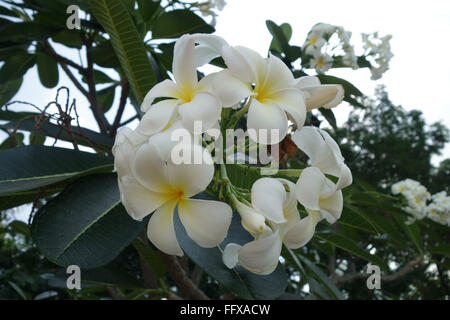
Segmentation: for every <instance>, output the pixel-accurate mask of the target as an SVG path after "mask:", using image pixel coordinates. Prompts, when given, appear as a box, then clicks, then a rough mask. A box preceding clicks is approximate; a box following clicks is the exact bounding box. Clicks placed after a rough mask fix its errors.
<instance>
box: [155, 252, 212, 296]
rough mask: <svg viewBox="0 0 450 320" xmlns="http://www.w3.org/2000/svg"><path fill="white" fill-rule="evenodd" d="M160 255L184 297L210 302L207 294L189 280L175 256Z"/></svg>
mask: <svg viewBox="0 0 450 320" xmlns="http://www.w3.org/2000/svg"><path fill="white" fill-rule="evenodd" d="M160 255H161V258H162V260H163V262H164V264H165V266H166V268H167V272H168V273H169V274H170V276H171V278H172V279H173V281H175V283H176V284H177V285H178V287H179V288H180V291H181V292H182V293H183V295H184V296H186V297H187V298H190V299H196V300H209V298H208V297H207V296H206V294H205V293H204V292H203V291H202V290H200V289H199V288H198V287H197V286H196V285H195V284H194V283H193V282H192V280H191V279H189V277H188V276H187V274H186V272H185V271H184V270H183V267H181V265H180V263H179V262H178V260H177V258H176V257H175V256H169V255H167V254H164V253H161V254H160Z"/></svg>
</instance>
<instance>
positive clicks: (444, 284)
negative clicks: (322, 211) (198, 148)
mask: <svg viewBox="0 0 450 320" xmlns="http://www.w3.org/2000/svg"><path fill="white" fill-rule="evenodd" d="M71 4H77V5H79V7H80V8H81V9H82V13H81V14H80V17H81V29H80V30H76V29H75V30H68V29H67V28H66V19H67V17H68V15H67V13H66V8H67V6H68V5H71ZM198 10H199V7H198V5H197V4H196V3H194V4H192V3H191V4H186V3H183V2H180V1H165V2H158V1H156V2H155V1H150V0H137V1H135V0H101V1H97V0H96V1H93V0H92V1H88V0H77V1H76V0H71V1H68V0H55V1H45V0H22V1H2V3H1V5H0V61H1V67H0V83H1V87H0V130H2V131H3V132H4V133H5V134H6V135H7V137H6V138H5V139H4V140H3V141H2V142H1V145H0V149H1V150H0V210H2V212H1V215H0V218H1V224H0V298H3V299H67V298H71V299H98V298H112V299H161V298H169V299H176V298H180V297H181V298H195V299H206V298H216V299H225V298H226V299H232V298H245V299H253V298H266V299H275V298H278V299H400V298H402V299H444V298H448V297H449V295H450V291H449V283H450V281H449V274H448V270H449V269H450V260H449V254H450V246H449V245H448V243H449V232H448V227H445V226H442V225H439V224H437V223H435V222H433V221H430V220H427V219H424V220H420V221H417V222H415V223H414V224H412V225H407V224H405V221H406V219H407V217H408V216H407V214H406V213H405V212H403V211H402V210H401V201H399V199H397V198H395V197H392V196H390V195H389V186H390V184H391V183H393V182H395V181H398V180H400V179H404V178H413V179H416V180H418V181H420V182H421V183H422V184H424V185H426V186H427V187H429V189H430V190H432V191H433V192H437V191H441V190H447V192H449V191H450V190H449V189H448V188H449V187H448V186H449V185H450V184H449V182H450V159H447V160H445V161H442V162H441V164H440V165H439V167H437V168H436V167H434V166H433V165H432V162H431V157H432V156H433V155H437V154H439V152H440V151H441V150H442V148H443V146H444V144H445V143H446V142H448V141H449V132H448V129H446V128H445V127H444V126H443V125H442V124H440V123H434V124H431V125H429V124H426V123H425V121H424V119H423V117H422V115H421V113H420V112H419V111H409V112H408V111H405V110H404V109H403V108H402V107H400V106H395V105H393V104H392V102H391V101H390V100H389V97H388V94H387V92H386V89H385V88H379V89H378V91H377V92H376V95H375V98H372V99H370V98H367V97H365V96H364V95H363V94H362V93H361V92H360V91H359V90H358V89H357V88H356V87H355V86H354V85H352V84H351V83H350V82H348V81H346V80H344V79H340V78H337V77H333V76H328V75H320V76H319V77H320V80H321V81H322V83H340V84H342V85H343V86H344V88H345V101H346V102H347V103H350V104H351V105H352V106H353V107H354V110H353V111H352V112H351V114H350V116H349V119H348V121H347V122H346V123H345V124H344V126H342V127H340V128H337V126H336V120H335V117H334V114H333V111H330V110H322V109H320V110H319V111H317V112H313V114H310V115H309V116H308V120H307V121H308V124H311V125H316V126H321V125H322V126H326V127H328V128H330V133H331V134H332V135H333V136H334V137H335V138H336V139H337V141H338V142H339V144H340V146H341V149H342V151H343V153H344V156H345V158H346V162H347V163H348V165H349V167H350V168H351V170H352V172H353V175H354V180H355V182H354V184H353V185H352V186H351V187H350V188H347V189H346V190H345V205H344V211H343V215H342V218H341V219H340V220H338V223H337V224H336V225H333V226H330V225H327V224H325V223H324V224H321V225H320V227H319V228H318V232H317V233H316V235H315V237H314V239H313V240H312V242H310V243H309V244H308V245H307V246H305V247H303V248H301V249H298V250H294V251H292V250H287V249H283V259H282V261H281V263H280V265H279V267H278V269H277V270H276V271H275V272H274V273H273V274H272V275H269V276H264V277H262V276H256V275H253V274H250V273H248V272H246V271H245V270H243V269H240V268H237V269H236V270H228V269H226V268H225V266H223V264H222V263H221V258H220V255H221V253H220V250H221V248H214V249H202V248H199V247H198V246H196V245H195V244H194V243H192V241H189V239H188V238H187V237H186V235H185V234H184V230H183V228H182V227H181V226H180V224H179V223H178V222H177V228H176V229H177V237H178V238H179V239H183V240H182V241H181V243H182V245H183V249H184V251H185V252H186V255H185V257H183V258H181V259H179V258H175V257H170V256H166V255H164V254H160V253H158V252H157V251H156V249H155V248H154V247H152V245H151V244H150V243H149V242H148V241H147V240H146V238H145V234H143V233H142V231H143V230H144V229H145V221H144V222H142V223H138V222H135V221H133V220H132V219H131V218H129V216H128V215H127V214H126V212H125V210H124V208H123V206H122V205H121V204H120V198H119V192H118V188H117V185H116V183H115V174H114V173H113V172H112V170H113V165H112V158H111V146H112V144H113V141H114V137H115V134H116V132H117V129H118V128H119V127H121V126H123V125H126V124H128V123H130V122H131V121H133V120H134V119H138V118H140V117H141V113H140V111H139V104H140V102H142V99H143V97H144V95H145V93H146V92H147V91H148V90H149V88H151V87H152V86H153V85H154V84H155V83H156V82H158V81H161V80H163V79H165V78H169V73H170V70H171V61H172V52H173V43H174V42H173V41H174V40H175V39H176V38H178V37H179V36H180V35H182V34H184V33H196V32H203V33H212V32H214V28H213V27H212V26H211V25H209V24H208V23H206V22H205V21H204V20H203V19H202V18H201V17H200V16H199V15H198V14H197V13H198ZM260 27H262V26H260ZM267 28H268V31H269V32H270V33H271V35H272V36H273V40H272V43H271V44H270V52H271V53H272V54H275V55H277V56H279V57H281V58H282V59H283V61H284V62H285V63H286V65H288V66H289V67H290V68H291V70H292V71H293V73H294V74H295V75H296V77H298V76H302V75H305V74H306V70H304V69H301V65H300V69H295V68H294V67H293V65H294V62H295V61H297V60H298V59H300V58H302V49H301V47H300V46H298V45H295V44H291V43H290V37H291V34H292V30H291V28H290V26H289V25H288V24H282V25H281V26H278V25H277V24H275V23H274V22H272V21H267ZM261 32H262V31H261ZM63 47H64V52H67V50H68V49H70V50H72V51H73V52H76V53H79V54H80V55H81V56H83V57H84V61H85V64H84V65H83V64H78V63H77V62H75V61H74V60H72V59H71V58H69V57H68V56H65V55H62V54H59V53H58V52H60V51H63V50H61V49H62V48H63ZM66 49H67V50H66ZM335 61H336V62H335V64H334V67H341V66H340V65H339V57H335ZM358 62H359V63H360V65H361V66H368V65H367V64H368V62H367V61H364V58H363V57H360V58H359V60H358ZM213 63H214V64H216V65H219V66H220V65H221V64H222V63H223V62H222V61H220V60H215V61H213ZM34 67H36V68H37V71H38V75H39V79H40V82H41V84H42V85H43V86H44V87H46V88H54V90H55V95H56V98H55V101H52V102H49V104H48V105H46V106H34V105H32V104H31V103H29V102H22V103H17V102H9V101H11V99H12V98H13V97H14V95H15V94H16V93H17V92H18V90H19V89H20V87H21V85H22V82H23V77H24V75H25V74H26V73H27V71H28V70H30V69H31V68H34ZM60 72H64V73H65V74H66V75H67V76H68V77H69V79H70V80H71V81H72V83H73V85H74V87H75V88H77V90H78V91H79V92H80V93H81V94H83V95H84V96H85V97H86V100H87V101H88V104H89V105H88V106H86V107H89V108H90V110H91V113H92V117H93V118H94V119H95V121H96V123H97V125H98V130H96V131H93V130H89V129H86V128H82V127H80V125H79V122H78V113H77V107H78V108H79V107H80V106H77V105H76V103H75V102H74V101H73V100H70V99H69V93H68V89H67V88H64V87H60V88H58V89H57V86H58V83H59V78H60ZM64 94H66V97H67V98H66V100H65V101H64V102H61V97H62V96H63V95H64ZM116 95H117V96H118V99H114V98H115V96H116ZM114 100H115V101H116V102H118V103H117V105H116V106H115V107H113V104H114ZM30 101H32V97H30ZM8 102H9V103H8ZM127 103H131V104H132V105H133V106H134V107H135V113H136V114H135V116H133V117H132V118H130V119H122V118H123V113H124V109H125V107H126V105H127ZM24 104H25V106H27V110H28V111H26V112H24V111H17V109H16V108H17V107H18V106H20V107H23V105H24ZM108 112H109V114H111V113H113V116H112V119H113V121H108V118H109V119H111V117H106V114H108ZM336 112H338V111H336ZM56 140H57V141H66V142H69V143H70V146H71V149H67V148H66V149H63V148H59V147H55V146H54V145H52V144H53V142H54V141H56ZM290 145H291V144H289V142H288V141H284V142H283V143H282V150H283V151H284V152H285V155H290V156H289V157H287V156H285V157H283V158H282V159H281V160H282V166H283V167H284V168H287V169H289V168H291V167H294V166H295V167H303V166H304V163H305V156H304V155H303V154H301V153H300V151H297V152H295V150H292V148H289V146H290ZM82 147H89V148H90V149H89V150H91V151H93V152H86V151H81V150H80V149H83V148H82ZM83 150H85V149H83ZM227 170H228V171H229V173H230V174H229V176H230V179H231V180H232V182H233V184H235V185H237V186H240V187H249V186H250V185H251V183H252V182H253V181H255V180H256V179H257V178H258V177H259V171H258V169H257V168H251V169H246V168H244V167H242V166H239V165H230V166H229V168H227ZM202 197H210V195H206V194H205V195H202ZM25 204H28V205H27V206H25V207H20V208H21V209H20V210H22V211H23V210H29V211H30V215H29V220H28V221H25V222H24V221H19V220H16V219H15V212H17V209H14V208H17V207H19V206H21V205H25ZM245 236H246V234H245V233H244V232H243V230H242V228H240V225H239V221H238V220H237V214H234V219H233V224H232V227H231V229H230V232H229V236H228V238H227V239H226V240H225V242H224V243H223V244H222V245H221V247H222V248H223V246H224V245H225V244H226V243H227V242H229V241H233V242H237V243H241V242H245V241H246V239H245ZM368 263H372V264H376V265H379V266H380V267H381V268H382V274H383V275H382V289H381V290H375V291H372V290H368V289H367V286H366V278H367V276H368V275H367V274H366V273H365V270H366V268H367V265H368ZM70 264H77V265H80V266H81V267H82V279H83V282H82V290H79V291H77V290H68V289H67V288H66V277H67V275H66V274H65V268H64V267H66V266H68V265H70Z"/></svg>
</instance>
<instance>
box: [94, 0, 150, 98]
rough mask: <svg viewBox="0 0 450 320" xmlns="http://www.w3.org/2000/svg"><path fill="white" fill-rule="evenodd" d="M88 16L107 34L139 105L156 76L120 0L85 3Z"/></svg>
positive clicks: (99, 0)
mask: <svg viewBox="0 0 450 320" xmlns="http://www.w3.org/2000/svg"><path fill="white" fill-rule="evenodd" d="M88 3H89V4H90V7H91V10H92V13H93V14H94V16H95V18H96V19H97V20H98V22H100V24H101V25H102V26H103V28H105V30H106V31H107V32H108V34H109V36H110V39H111V44H112V46H113V48H114V52H115V53H116V55H117V57H118V59H119V62H120V65H121V66H122V70H123V71H124V73H125V74H126V76H127V79H128V81H129V83H130V86H131V88H132V90H133V92H134V94H135V96H136V98H137V99H138V101H139V102H142V101H143V100H144V96H145V95H146V94H147V92H148V91H149V90H150V88H151V87H152V86H153V85H154V84H155V83H156V76H155V73H154V71H153V69H152V66H151V64H150V61H149V59H148V57H147V52H146V50H145V47H144V44H143V42H142V39H141V38H140V36H139V34H138V32H137V30H136V27H135V25H134V22H133V19H132V18H131V16H130V14H129V12H128V10H127V8H126V7H125V5H124V3H123V2H122V1H121V0H109V1H106V0H95V1H93V0H89V1H88Z"/></svg>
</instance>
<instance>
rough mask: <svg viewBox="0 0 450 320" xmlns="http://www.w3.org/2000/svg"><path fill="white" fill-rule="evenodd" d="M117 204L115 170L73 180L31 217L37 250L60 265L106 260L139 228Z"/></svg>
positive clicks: (88, 264)
mask: <svg viewBox="0 0 450 320" xmlns="http://www.w3.org/2000/svg"><path fill="white" fill-rule="evenodd" d="M144 226H145V222H137V221H134V220H133V219H131V218H130V217H129V215H128V214H127V212H126V211H125V208H124V207H123V206H122V205H121V204H120V195H119V189H118V186H117V176H116V175H115V174H99V175H89V176H86V177H82V178H80V179H78V180H76V181H75V182H74V183H73V184H71V185H70V186H68V187H67V188H66V189H65V190H64V191H63V192H62V193H60V194H59V195H58V196H57V197H55V198H53V199H52V200H50V201H49V202H47V203H46V204H45V205H44V206H43V207H42V208H41V209H40V210H39V211H38V212H37V213H36V216H35V217H34V219H33V223H32V226H31V235H32V237H33V240H34V241H35V243H36V245H37V247H38V248H39V249H40V250H41V252H42V253H43V254H44V255H45V256H46V257H47V258H48V259H50V260H51V261H53V262H54V263H56V264H58V265H61V266H68V265H72V264H75V265H78V266H80V268H82V269H83V268H86V269H91V268H96V267H100V266H103V265H105V264H107V263H109V262H110V261H112V260H113V259H114V258H115V257H116V256H117V255H118V254H119V253H120V251H121V250H122V249H124V248H125V247H126V246H127V245H129V244H130V243H131V242H132V241H133V240H134V239H135V238H136V237H137V235H138V234H139V233H140V232H141V231H142V229H143V228H144Z"/></svg>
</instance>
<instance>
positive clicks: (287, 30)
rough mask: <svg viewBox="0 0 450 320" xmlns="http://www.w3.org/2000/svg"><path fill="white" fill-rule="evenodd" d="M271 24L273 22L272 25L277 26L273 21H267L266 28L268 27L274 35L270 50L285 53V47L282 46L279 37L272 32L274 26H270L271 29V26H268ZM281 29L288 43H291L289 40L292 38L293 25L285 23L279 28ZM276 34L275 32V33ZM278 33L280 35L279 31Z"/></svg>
mask: <svg viewBox="0 0 450 320" xmlns="http://www.w3.org/2000/svg"><path fill="white" fill-rule="evenodd" d="M269 22H271V23H272V24H275V23H274V22H272V21H270V20H267V21H266V26H267V28H268V29H269V32H270V33H271V34H272V36H273V39H272V42H271V43H270V50H275V51H278V52H283V47H282V45H281V44H280V41H279V40H278V37H276V36H275V35H274V34H273V33H272V32H271V29H272V27H273V26H272V24H270V28H269V25H268V23H269ZM279 29H281V31H282V32H283V34H284V39H285V40H286V41H287V42H289V40H290V39H291V37H292V27H291V25H290V24H289V23H283V24H282V25H280V27H279ZM274 33H275V32H274ZM277 33H278V31H277Z"/></svg>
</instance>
